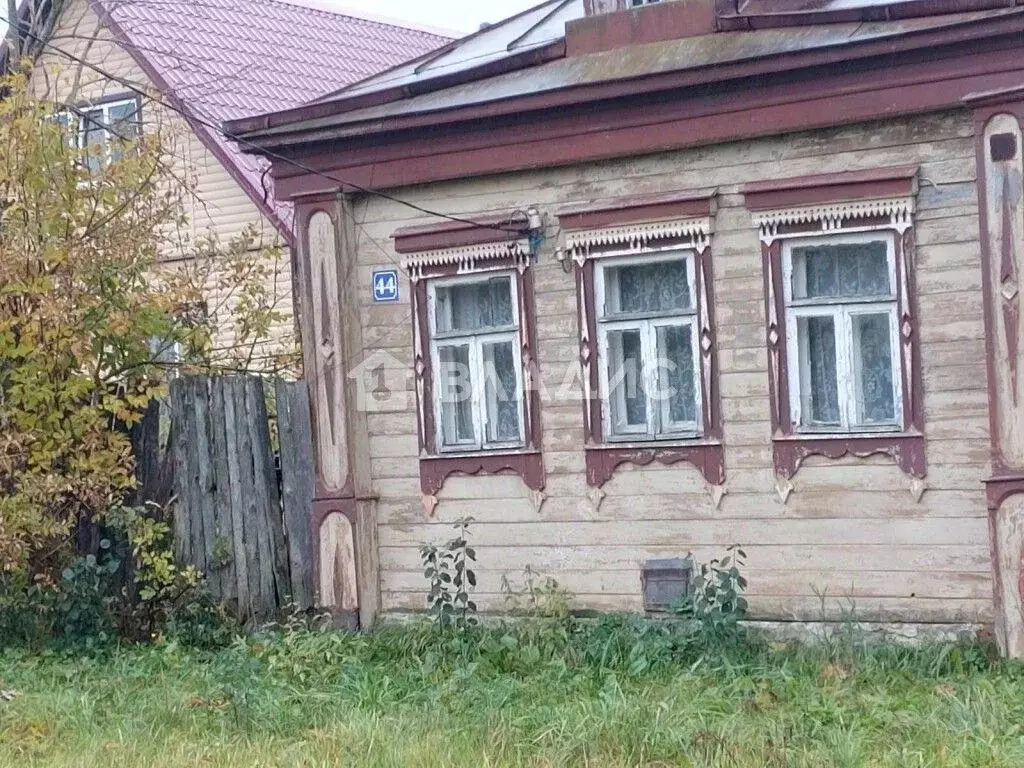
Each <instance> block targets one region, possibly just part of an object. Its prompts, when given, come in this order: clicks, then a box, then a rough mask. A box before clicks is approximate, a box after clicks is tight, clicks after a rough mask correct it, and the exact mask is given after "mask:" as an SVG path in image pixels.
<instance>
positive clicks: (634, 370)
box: [558, 191, 725, 506]
mask: <svg viewBox="0 0 1024 768" xmlns="http://www.w3.org/2000/svg"><path fill="white" fill-rule="evenodd" d="M716 210H717V201H716V196H715V195H714V194H707V193H704V192H698V193H692V192H678V191H676V192H664V193H657V194H651V195H634V196H630V197H623V198H616V199H608V200H603V201H600V202H599V203H597V204H596V205H595V204H594V203H581V204H578V205H568V206H566V207H564V208H562V209H561V210H559V211H558V219H559V226H560V227H561V229H562V232H563V233H564V235H563V237H564V247H563V248H562V249H561V250H560V251H559V253H558V258H559V259H560V260H561V261H562V265H563V268H567V267H570V266H571V265H573V264H574V265H575V270H576V291H577V294H576V296H577V306H578V308H579V329H580V337H579V342H580V372H581V374H582V399H583V435H584V440H585V448H584V453H585V458H586V467H587V484H588V485H589V486H591V488H594V489H601V488H602V487H603V486H604V485H605V483H607V482H608V481H609V480H611V478H612V476H613V475H614V474H615V472H616V470H617V468H618V467H620V466H622V465H624V464H633V465H637V466H646V465H648V464H650V463H651V462H657V463H659V464H664V465H666V466H668V465H675V464H678V463H681V462H685V463H688V464H691V465H692V466H693V467H694V468H696V469H697V470H698V471H699V472H700V473H701V474H702V475H703V477H704V479H705V480H706V481H707V485H708V489H709V492H710V493H711V497H712V500H713V502H714V503H715V505H716V506H717V505H718V504H719V503H720V502H721V499H722V493H723V492H724V491H723V485H724V483H725V450H724V448H723V446H722V413H721V405H720V401H719V395H718V362H717V356H716V349H715V348H716V338H715V324H714V312H713V304H714V302H713V291H712V286H713V285H714V275H713V273H712V269H711V251H712V248H711V241H712V232H713V229H714V216H715V211H716ZM602 498H603V495H602V493H601V492H595V493H594V494H593V495H592V497H591V501H592V502H593V503H595V504H596V505H598V506H599V505H600V503H601V502H600V500H601V499H602ZM594 499H597V501H594Z"/></svg>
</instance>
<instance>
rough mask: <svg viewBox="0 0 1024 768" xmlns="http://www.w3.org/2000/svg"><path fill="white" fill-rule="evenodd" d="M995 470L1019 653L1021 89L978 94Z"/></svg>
mask: <svg viewBox="0 0 1024 768" xmlns="http://www.w3.org/2000/svg"><path fill="white" fill-rule="evenodd" d="M974 117H975V135H976V137H977V163H978V199H979V212H980V223H981V234H982V237H981V252H982V282H983V286H984V296H985V348H986V353H987V354H986V365H987V369H988V400H989V424H990V430H989V432H990V440H991V452H992V476H991V477H990V478H989V479H988V480H987V481H986V484H985V485H986V500H987V502H988V509H989V531H990V545H991V553H992V566H993V579H992V583H993V598H994V604H995V635H996V639H997V640H998V642H999V646H1000V648H1001V649H1002V651H1003V652H1004V653H1006V654H1008V655H1010V656H1012V657H1015V658H1022V657H1024V613H1022V610H1021V606H1022V605H1024V567H1022V566H1024V514H1022V512H1024V509H1022V504H1021V501H1020V498H1019V497H1020V496H1021V495H1022V494H1024V404H1022V402H1021V391H1020V387H1021V381H1020V365H1021V359H1020V356H1021V352H1022V350H1021V331H1022V328H1021V323H1022V317H1021V314H1022V313H1021V309H1020V292H1021V288H1022V283H1021V264H1020V259H1021V256H1022V255H1024V202H1022V198H1024V147H1022V140H1024V130H1022V129H1024V89H1021V88H1018V89H1016V92H1009V93H1006V94H998V93H996V94H991V95H989V96H987V97H980V98H979V100H978V103H977V105H976V110H975V115H974Z"/></svg>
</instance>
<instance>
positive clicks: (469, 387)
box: [430, 272, 525, 451]
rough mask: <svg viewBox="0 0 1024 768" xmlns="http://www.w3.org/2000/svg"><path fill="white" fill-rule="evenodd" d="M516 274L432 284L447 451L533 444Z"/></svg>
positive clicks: (440, 438) (441, 433) (441, 436)
mask: <svg viewBox="0 0 1024 768" xmlns="http://www.w3.org/2000/svg"><path fill="white" fill-rule="evenodd" d="M517 279H518V277H517V275H516V274H515V273H514V272H510V273H500V274H484V275H479V276H473V277H464V278H451V279H437V280H433V281H431V284H430V297H431V323H430V332H431V338H430V345H431V356H432V360H433V365H434V370H435V371H437V375H436V376H435V385H434V386H435V390H434V399H435V403H434V405H435V413H436V417H437V418H436V422H437V425H438V427H437V433H438V434H437V444H438V446H439V447H440V449H441V450H442V451H459V450H463V451H465V450H470V451H471V450H487V449H492V448H517V447H521V446H523V445H524V444H525V435H524V429H523V412H522V403H523V394H522V393H523V381H522V366H521V364H520V349H519V338H520V335H519V323H520V318H519V310H518V303H517V302H516V300H515V297H516V296H517V295H518V292H517V286H516V281H517Z"/></svg>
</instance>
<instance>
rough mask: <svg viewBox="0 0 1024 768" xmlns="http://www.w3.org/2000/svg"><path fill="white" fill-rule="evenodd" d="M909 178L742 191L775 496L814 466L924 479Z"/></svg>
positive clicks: (871, 174)
mask: <svg viewBox="0 0 1024 768" xmlns="http://www.w3.org/2000/svg"><path fill="white" fill-rule="evenodd" d="M917 175H918V169H917V167H914V166H902V167H897V168H877V169H869V170H861V171H847V172H842V173H833V174H828V175H823V176H799V177H794V178H791V179H770V180H766V181H758V182H755V183H752V184H748V185H747V186H746V187H744V189H743V195H744V199H745V202H746V206H747V208H748V209H749V210H750V211H751V212H752V213H753V219H754V225H755V226H756V227H757V229H758V231H759V234H760V240H761V259H762V266H763V270H762V272H763V278H764V292H765V294H764V297H765V309H766V314H765V320H766V328H765V331H766V334H765V336H766V340H767V342H768V392H769V397H770V405H771V409H770V414H771V427H772V454H773V463H774V467H775V474H776V479H777V482H776V490H777V491H778V493H779V498H780V499H781V501H782V502H783V503H786V500H787V499H788V498H789V494H790V493H792V491H793V486H792V483H790V480H791V479H792V478H793V476H794V475H795V474H796V473H797V471H798V470H799V469H800V467H801V466H802V464H803V463H804V461H805V460H806V459H807V458H808V457H809V456H819V457H826V458H829V459H839V458H841V457H843V456H848V455H852V456H859V457H864V456H872V455H877V454H884V455H888V456H889V457H890V458H891V459H892V460H893V462H895V463H896V464H897V465H898V466H899V467H900V469H902V470H903V472H905V473H906V474H907V475H909V476H910V477H911V478H912V481H911V488H912V492H913V493H914V494H915V496H916V498H918V499H919V498H920V494H921V493H923V490H922V489H923V487H924V486H923V484H922V483H921V482H920V481H921V480H922V479H923V478H924V477H925V475H926V474H927V466H926V461H925V443H924V396H923V384H922V374H921V348H920V338H919V337H920V333H919V330H918V329H919V325H918V318H917V312H916V300H915V287H914V282H915V280H914V277H915V276H914V263H915V258H914V249H915V233H914V211H915V208H916V200H917V191H918V185H917Z"/></svg>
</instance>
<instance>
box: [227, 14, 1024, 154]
mask: <svg viewBox="0 0 1024 768" xmlns="http://www.w3.org/2000/svg"><path fill="white" fill-rule="evenodd" d="M1018 2H1024V0H1018ZM1021 33H1024V9H1021V10H1020V11H1011V12H1009V13H1006V14H1003V15H1001V16H997V17H994V18H986V19H971V20H965V21H963V22H959V23H955V24H950V25H948V26H944V27H940V28H938V29H926V30H920V31H914V32H909V33H907V34H905V35H901V36H899V37H889V38H876V39H871V40H863V41H861V40H855V41H852V42H845V43H841V44H837V45H830V46H824V47H821V48H816V49H813V50H804V51H795V52H792V53H788V54H782V55H777V54H776V55H771V56H759V57H757V58H752V59H747V60H744V61H738V62H731V63H728V64H717V65H711V66H707V67H703V68H699V69H690V70H674V71H671V72H659V73H654V74H647V75H642V76H639V77H635V78H630V79H625V80H614V81H606V82H601V83H588V84H583V85H572V86H568V87H563V88H559V89H554V90H550V91H546V92H543V93H538V94H530V95H526V96H518V97H515V98H510V99H498V100H495V101H492V102H482V103H479V104H474V105H471V106H462V107H452V108H446V109H441V110H434V111H429V112H418V113H410V114H408V115H401V116H389V117H385V118H374V119H369V120H366V121H364V122H358V123H348V124H342V125H338V126H328V127H324V128H318V129H305V130H304V129H297V130H295V131H287V130H281V129H283V128H284V129H286V128H287V126H288V124H289V122H288V121H282V122H281V124H280V125H277V126H275V127H271V128H261V129H257V130H255V131H252V132H250V133H249V134H248V135H245V132H239V133H240V134H241V135H243V137H244V138H245V141H246V142H247V144H248V148H247V149H246V151H252V152H259V151H260V150H273V149H287V148H288V147H291V146H295V145H299V144H303V145H308V144H313V143H321V142H327V141H346V140H355V139H364V140H365V139H367V138H371V137H378V138H383V137H384V136H386V135H395V134H398V133H400V132H402V131H411V130H416V129H420V128H424V127H427V126H438V125H449V124H454V123H466V122H472V121H474V120H480V119H493V118H497V117H501V116H506V115H510V114H517V113H523V112H527V111H532V110H540V109H552V108H564V107H567V106H571V105H578V104H581V103H588V102H594V101H600V100H607V99H614V98H622V97H629V96H636V95H642V94H648V93H656V92H659V91H666V90H672V89H678V88H689V87H696V86H708V85H713V84H714V83H716V82H724V81H727V80H736V79H739V78H746V77H754V76H766V75H774V74H782V73H785V72H792V71H797V70H801V69H807V68H810V67H814V66H821V65H828V64H834V63H837V62H844V61H850V62H852V61H858V60H865V59H871V58H877V57H879V56H887V55H891V54H895V53H903V52H908V51H911V52H912V51H914V50H920V49H925V48H929V47H932V46H942V45H947V44H951V43H963V42H974V41H977V40H982V39H988V38H996V37H1000V36H1004V35H1007V34H1021ZM837 52H843V55H842V56H837V55H836V53H837ZM292 122H297V121H292ZM265 131H273V133H269V134H268V133H264V132H265Z"/></svg>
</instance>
